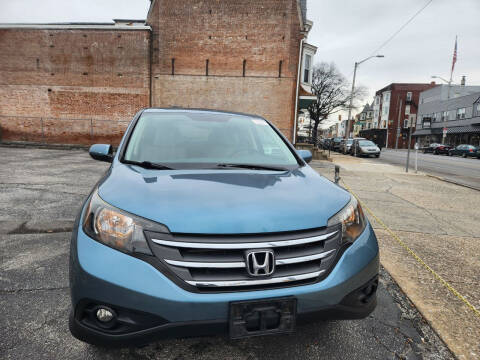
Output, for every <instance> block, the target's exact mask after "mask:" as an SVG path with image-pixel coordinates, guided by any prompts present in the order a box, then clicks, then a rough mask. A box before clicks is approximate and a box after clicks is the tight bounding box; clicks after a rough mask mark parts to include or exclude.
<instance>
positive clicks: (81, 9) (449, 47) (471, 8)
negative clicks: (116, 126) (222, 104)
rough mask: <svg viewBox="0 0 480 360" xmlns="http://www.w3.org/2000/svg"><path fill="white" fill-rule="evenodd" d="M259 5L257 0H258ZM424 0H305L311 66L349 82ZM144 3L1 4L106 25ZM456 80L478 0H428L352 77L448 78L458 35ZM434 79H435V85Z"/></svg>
mask: <svg viewBox="0 0 480 360" xmlns="http://www.w3.org/2000/svg"><path fill="white" fill-rule="evenodd" d="M259 1H261V0H259ZM427 2H428V0H401V1H399V0H308V14H307V17H308V18H309V19H310V20H312V21H313V22H314V26H313V29H312V31H311V32H310V35H309V38H308V42H309V43H311V44H313V45H315V46H318V52H317V55H316V62H320V61H326V62H334V63H336V64H337V66H338V67H339V69H340V71H341V72H342V73H343V74H344V75H345V76H348V77H349V78H351V76H352V72H353V65H354V62H355V61H360V60H362V59H364V58H365V57H368V56H369V55H371V54H372V52H373V51H375V49H377V48H378V47H379V46H380V45H381V44H382V43H383V42H384V41H385V40H387V39H388V38H389V37H390V35H392V34H393V33H394V32H395V31H396V30H398V29H399V28H400V26H401V25H402V24H404V23H405V22H406V21H407V20H408V19H409V18H410V17H411V16H412V15H413V14H415V12H417V11H418V10H419V9H420V8H421V7H422V6H423V5H425V4H426V3H427ZM149 4H150V1H149V0H0V22H68V21H94V22H98V21H111V19H113V18H129V19H132V18H133V19H144V18H145V17H146V14H147V11H148V7H149ZM456 35H458V60H457V64H456V66H455V72H454V77H453V79H454V82H460V79H461V76H462V75H466V76H467V85H480V0H433V2H432V3H431V4H430V5H429V6H428V7H427V8H426V9H425V10H423V12H422V13H420V14H419V15H418V16H417V17H416V18H415V20H413V22H411V23H410V24H409V25H408V26H407V27H406V28H405V29H404V30H403V31H402V32H400V34H398V35H397V36H396V37H395V38H394V39H393V40H392V41H390V42H389V43H388V44H387V45H386V46H385V47H384V48H383V49H382V50H380V53H381V54H382V55H385V58H383V59H376V58H375V59H371V60H369V61H368V62H366V63H364V64H362V66H361V67H360V68H359V70H358V72H357V83H358V84H360V85H364V86H366V87H367V88H368V89H369V98H368V100H369V101H371V97H372V96H373V94H374V93H375V91H376V90H379V89H381V88H382V87H384V86H386V85H388V84H390V83H392V82H430V81H431V75H439V76H442V77H444V78H446V79H448V77H449V76H450V67H451V62H452V55H453V47H454V43H455V36H456ZM437 81H438V80H437Z"/></svg>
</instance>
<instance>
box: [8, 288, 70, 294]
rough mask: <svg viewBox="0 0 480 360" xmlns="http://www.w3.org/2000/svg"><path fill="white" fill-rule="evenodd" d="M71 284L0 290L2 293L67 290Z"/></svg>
mask: <svg viewBox="0 0 480 360" xmlns="http://www.w3.org/2000/svg"><path fill="white" fill-rule="evenodd" d="M69 288H70V287H69V286H58V287H44V288H30V289H10V290H0V294H16V293H20V292H34V291H55V290H66V289H69Z"/></svg>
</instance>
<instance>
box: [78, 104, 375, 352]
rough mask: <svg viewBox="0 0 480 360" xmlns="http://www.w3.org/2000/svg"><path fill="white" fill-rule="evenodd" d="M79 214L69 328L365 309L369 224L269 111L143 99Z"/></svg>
mask: <svg viewBox="0 0 480 360" xmlns="http://www.w3.org/2000/svg"><path fill="white" fill-rule="evenodd" d="M90 156H91V157H92V158H94V159H96V160H100V161H106V162H109V163H111V165H110V168H109V169H108V171H107V172H106V173H105V174H104V175H103V177H102V178H101V179H100V181H99V182H98V183H97V184H96V185H95V187H94V188H93V189H92V191H91V193H90V195H89V196H88V198H87V199H86V200H85V202H84V204H83V206H82V207H81V210H80V211H79V214H78V217H77V219H76V222H75V225H74V229H73V232H72V240H71V245H70V276H69V279H70V294H71V304H72V310H71V314H70V320H69V327H70V331H71V333H72V334H73V336H75V337H76V338H78V339H80V340H82V341H85V342H88V343H91V344H97V345H102V346H126V345H135V346H136V345H144V344H147V343H149V342H152V341H155V340H156V339H159V338H163V337H186V336H202V335H213V334H229V335H230V337H231V338H243V337H248V336H259V335H271V334H280V333H291V332H293V331H294V329H295V327H296V324H300V323H302V322H308V321H311V320H312V319H360V318H365V317H367V316H368V315H369V314H370V313H371V312H372V311H373V310H374V309H375V306H376V290H377V286H378V273H379V251H378V243H377V239H376V237H375V233H374V231H373V229H372V227H371V225H370V223H369V221H368V218H367V217H366V216H365V214H364V212H363V210H362V208H361V206H360V204H359V203H358V201H357V200H356V199H355V197H354V196H352V195H351V194H350V193H349V192H348V191H346V190H345V189H343V188H342V187H340V186H338V185H336V184H335V183H333V182H331V181H329V180H328V179H326V178H325V177H323V176H321V175H320V174H319V173H317V172H316V171H315V170H314V169H312V168H311V167H310V166H309V165H308V162H309V161H311V159H312V154H311V153H310V151H308V150H295V148H294V147H293V146H292V145H291V144H290V143H289V142H288V140H287V139H286V138H285V137H284V136H283V135H282V134H281V132H280V131H279V130H278V129H277V128H276V127H274V126H273V125H272V124H271V123H270V122H268V121H267V120H265V119H263V118H261V117H258V116H255V115H247V114H239V113H229V112H220V111H213V110H189V109H179V108H171V109H158V108H155V109H145V110H142V111H140V112H139V113H137V115H136V116H135V117H134V119H133V120H132V122H131V123H130V125H129V126H128V128H127V130H126V132H125V134H124V136H123V138H122V140H121V142H120V145H119V148H118V151H117V152H116V153H114V152H113V148H112V146H110V145H107V144H96V145H92V147H91V148H90Z"/></svg>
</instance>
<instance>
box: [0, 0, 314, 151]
mask: <svg viewBox="0 0 480 360" xmlns="http://www.w3.org/2000/svg"><path fill="white" fill-rule="evenodd" d="M310 26H311V23H310ZM310 26H307V20H306V0H263V1H257V0H223V1H218V0H190V1H186V0H163V1H159V0H152V1H151V6H150V10H149V12H148V15H147V19H146V21H133V20H116V21H115V22H114V23H108V24H86V23H82V24H57V25H55V24H46V25H35V24H25V25H13V24H3V25H0V84H1V86H0V127H1V129H2V139H3V140H5V141H8V140H21V141H35V142H39V141H41V142H54V143H82V144H89V143H92V142H100V141H105V142H107V141H108V142H112V143H117V142H118V141H119V139H120V136H121V134H122V132H123V131H124V129H125V127H126V125H127V123H128V122H129V121H130V119H131V118H132V117H133V115H134V114H135V112H136V111H137V110H139V109H141V108H143V107H148V106H160V107H169V106H182V107H200V108H215V109H223V110H231V111H241V112H250V113H255V114H259V115H262V116H264V117H265V118H267V119H269V120H271V121H272V122H273V123H275V124H276V125H277V126H278V127H279V128H280V129H281V130H282V131H283V132H284V133H285V134H286V135H287V136H288V137H289V138H292V136H293V128H294V123H295V120H294V119H295V116H296V111H295V105H296V104H297V86H298V83H297V76H298V73H299V68H298V66H299V63H301V62H299V57H300V55H301V51H300V50H301V49H300V47H301V46H302V45H301V43H302V42H301V40H302V39H303V38H305V37H306V34H307V33H308V30H309V28H310Z"/></svg>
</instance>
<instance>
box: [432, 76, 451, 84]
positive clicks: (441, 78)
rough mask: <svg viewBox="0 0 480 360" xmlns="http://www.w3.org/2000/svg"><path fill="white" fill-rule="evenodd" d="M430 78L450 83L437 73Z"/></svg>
mask: <svg viewBox="0 0 480 360" xmlns="http://www.w3.org/2000/svg"><path fill="white" fill-rule="evenodd" d="M432 79H440V80H442V81H445V82H446V83H447V84H449V83H450V81H448V80H446V79H445V78H443V77H441V76H437V75H432Z"/></svg>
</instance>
